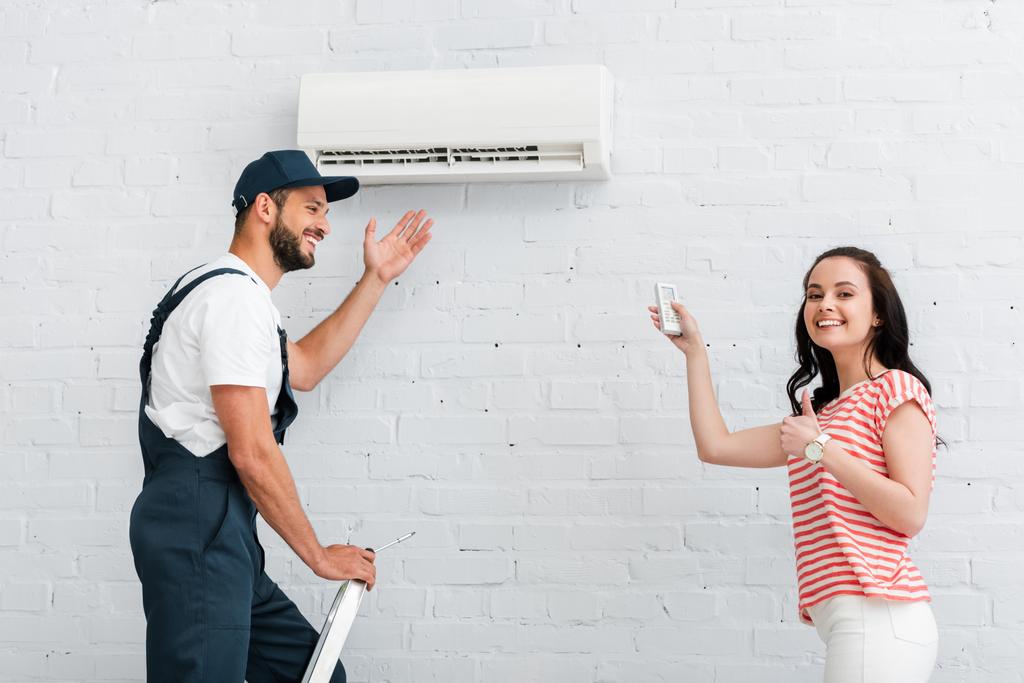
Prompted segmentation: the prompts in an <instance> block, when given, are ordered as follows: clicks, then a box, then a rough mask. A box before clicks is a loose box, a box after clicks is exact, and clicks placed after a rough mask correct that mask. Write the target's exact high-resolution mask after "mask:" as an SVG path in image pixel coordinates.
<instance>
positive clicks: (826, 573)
mask: <svg viewBox="0 0 1024 683" xmlns="http://www.w3.org/2000/svg"><path fill="white" fill-rule="evenodd" d="M906 401H916V402H917V404H918V405H919V406H920V407H921V409H922V410H923V411H924V414H925V415H926V416H927V417H928V422H929V423H931V426H932V435H933V436H934V435H935V408H934V406H933V405H932V400H931V396H929V395H928V391H927V390H926V389H925V388H924V385H923V384H921V382H920V380H918V379H917V378H916V377H914V376H913V375H911V374H909V373H907V372H903V371H902V370H889V371H887V372H885V373H883V374H882V375H880V376H878V377H876V378H875V379H869V380H864V381H863V382H860V383H858V384H855V385H853V386H852V387H850V388H849V389H847V390H846V391H844V392H843V393H842V394H841V395H840V396H839V397H837V398H836V399H834V400H832V401H830V402H829V403H826V404H825V405H824V406H822V407H821V409H820V410H819V411H818V414H817V416H818V424H819V425H820V426H821V429H822V431H824V432H826V433H828V434H829V436H831V437H832V438H833V439H835V441H836V442H837V443H838V444H839V445H840V446H842V447H843V448H844V449H845V450H846V452H847V453H849V454H850V455H852V456H854V457H856V458H858V459H860V460H861V461H862V462H863V463H864V464H865V465H866V466H867V467H870V468H871V469H873V470H874V471H876V472H880V473H881V474H884V475H885V476H888V469H887V468H886V465H885V453H884V452H883V450H882V432H884V431H885V424H886V421H887V420H888V419H889V415H891V414H892V411H893V410H895V409H896V408H897V407H898V406H900V405H901V404H903V403H905V402H906ZM787 468H788V470H789V496H790V502H791V504H792V507H793V537H794V542H795V544H796V571H797V585H798V588H799V594H800V602H799V605H800V618H801V620H802V621H805V622H807V623H810V621H811V620H810V617H809V616H808V614H807V608H808V607H810V606H812V605H816V604H818V603H820V602H823V601H825V600H828V599H829V598H832V597H834V596H836V595H864V596H867V597H880V598H885V599H888V600H906V601H918V600H930V599H931V598H930V596H929V595H928V587H927V586H926V585H925V583H924V579H922V578H921V572H920V571H918V569H917V567H916V566H915V565H914V563H913V562H912V561H911V559H910V557H909V556H908V555H907V542H908V541H909V540H910V539H909V537H908V536H905V535H904V534H901V533H899V532H898V531H894V530H893V529H890V528H889V527H887V526H885V525H884V524H883V523H882V522H880V521H878V520H877V519H875V517H874V515H872V514H871V513H870V512H868V511H867V509H866V508H865V507H864V506H863V505H861V504H860V503H859V502H858V501H857V499H856V498H855V497H854V496H853V495H852V494H851V493H850V492H849V491H847V490H846V489H845V488H843V485H842V484H840V483H839V482H838V481H837V480H836V478H835V477H833V476H832V475H831V474H829V473H828V472H826V471H825V468H824V467H822V466H821V464H820V463H819V464H814V463H811V462H809V461H808V460H807V459H806V458H804V457H802V455H799V456H792V455H791V456H790V457H789V460H788V463H787ZM934 480H935V447H934V446H933V447H932V481H933V483H934Z"/></svg>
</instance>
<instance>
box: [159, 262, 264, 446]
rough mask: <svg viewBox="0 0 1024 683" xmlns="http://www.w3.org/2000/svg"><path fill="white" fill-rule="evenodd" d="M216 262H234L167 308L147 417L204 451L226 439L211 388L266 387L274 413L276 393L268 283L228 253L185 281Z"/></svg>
mask: <svg viewBox="0 0 1024 683" xmlns="http://www.w3.org/2000/svg"><path fill="white" fill-rule="evenodd" d="M216 268H234V269H236V270H240V271H242V272H243V273H246V275H238V274H235V273H225V274H223V275H217V276H215V277H212V278H210V279H209V280H207V281H206V282H204V283H202V284H200V285H199V286H197V287H196V288H195V289H194V290H192V292H191V293H189V295H188V296H186V297H185V299H184V300H183V301H182V302H181V304H180V305H179V306H178V307H177V308H176V309H175V310H174V312H172V313H171V315H170V316H169V317H168V318H167V321H166V322H165V323H164V329H163V334H161V336H160V341H159V342H157V344H156V347H155V348H154V350H153V369H152V376H151V382H150V395H149V404H148V405H147V406H146V415H148V416H149V419H150V420H152V421H153V424H155V425H156V426H157V427H159V428H160V431H162V432H163V433H164V436H167V437H170V438H172V439H174V440H176V441H177V442H178V443H180V444H181V445H182V446H184V447H185V448H187V449H188V450H189V451H191V452H192V453H193V454H194V455H197V456H205V455H208V454H209V453H211V452H212V451H214V450H216V449H217V448H219V447H221V446H222V445H224V444H225V443H227V438H226V437H225V435H224V430H223V429H221V426H220V422H219V421H218V420H217V414H216V412H215V411H214V409H213V399H212V398H211V395H210V387H211V386H212V385H218V384H237V385H241V386H249V387H264V388H266V390H267V408H268V410H269V411H270V414H271V415H273V414H274V412H275V409H276V404H277V396H278V393H280V391H281V343H280V338H279V337H278V334H277V329H278V327H279V326H280V324H281V314H280V313H279V312H278V310H277V308H276V307H275V306H274V303H273V301H272V300H271V298H270V288H269V287H267V285H266V284H265V283H264V282H263V281H262V280H261V279H260V278H259V276H258V275H256V273H255V272H254V271H253V269H252V268H250V267H249V266H248V265H247V264H246V263H245V261H243V260H242V259H240V258H238V257H237V256H235V255H234V254H225V255H224V256H221V257H220V258H219V259H217V260H216V261H213V262H212V263H208V264H206V265H205V266H202V267H201V268H198V269H197V270H194V271H192V272H191V273H189V274H188V275H187V276H186V277H185V279H184V280H182V281H181V284H180V285H178V289H179V290H180V289H181V288H182V287H184V286H185V285H187V284H188V283H189V282H191V281H192V280H194V279H195V278H196V277H199V276H200V275H202V274H203V273H207V272H209V271H211V270H214V269H216Z"/></svg>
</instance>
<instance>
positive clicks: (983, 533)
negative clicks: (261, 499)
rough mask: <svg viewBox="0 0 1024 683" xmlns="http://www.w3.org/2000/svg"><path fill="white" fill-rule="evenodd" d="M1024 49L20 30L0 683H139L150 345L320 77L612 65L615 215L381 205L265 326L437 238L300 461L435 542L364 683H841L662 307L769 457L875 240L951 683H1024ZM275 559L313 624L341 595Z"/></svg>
mask: <svg viewBox="0 0 1024 683" xmlns="http://www.w3.org/2000/svg"><path fill="white" fill-rule="evenodd" d="M1022 41H1024V6H1022V5H1021V3H1018V2H1013V1H1012V0H999V1H998V2H997V1H996V0H945V1H944V2H934V0H907V1H905V2H895V1H894V0H877V1H873V2H863V1H858V0H830V1H826V0H634V1H633V2H625V3H620V2H612V1H610V0H527V1H524V2H514V3H508V2H501V1H499V0H461V1H459V0H438V1H433V0H402V1H401V2H398V1H396V2H392V1H390V0H388V1H385V0H310V1H309V2H302V3H299V4H295V3H285V2H281V1H277V2H274V1H272V0H259V1H257V2H245V3H239V2H227V1H225V0H213V1H207V0H160V1H159V2H143V1H142V0H88V1H86V0H60V1H58V0H49V1H45V0H6V1H5V2H4V3H3V4H2V5H0V124H2V125H0V206H2V208H0V242H2V246H3V252H2V256H0V444H2V450H3V456H2V458H0V680H3V681H36V680H55V679H60V680H75V681H138V680H142V678H143V672H144V668H143V633H144V631H143V627H144V620H143V617H142V612H141V604H140V596H139V590H138V585H137V582H136V579H135V575H134V571H133V568H132V563H131V556H130V552H129V549H128V543H127V513H128V510H129V509H130V506H131V503H132V501H133V499H134V496H135V495H136V493H137V490H138V487H139V482H140V479H141V469H142V467H141V463H140V461H139V455H138V452H137V447H136V444H135V435H134V430H135V422H134V421H135V410H136V405H137V404H136V401H137V391H138V387H137V380H136V378H135V364H136V362H137V356H138V351H139V346H140V344H141V341H142V337H143V334H144V331H145V327H144V326H145V324H146V322H147V321H148V317H149V312H150V310H151V308H152V306H153V305H154V304H155V302H156V300H157V299H158V297H159V296H160V294H161V292H162V291H163V290H164V288H165V287H166V286H167V285H168V283H169V281H170V280H171V279H172V278H173V277H175V276H176V275H177V274H178V273H179V272H181V271H183V270H184V269H186V268H187V267H188V266H190V265H194V264H198V263H201V262H203V261H205V260H208V259H211V258H214V257H215V256H216V255H218V254H219V253H221V252H222V251H223V250H224V249H225V247H226V245H227V243H228V240H229V237H230V233H231V219H232V218H231V215H230V212H229V207H228V195H229V193H230V189H231V187H232V186H233V183H234V182H235V179H236V177H237V174H238V173H239V171H240V170H241V168H242V166H243V165H244V163H246V162H247V161H249V160H250V159H252V158H255V157H256V156H258V155H259V154H261V153H262V152H263V151H265V150H267V149H273V148H280V147H289V146H293V144H294V129H295V110H296V93H297V86H298V79H299V76H300V75H301V74H303V73H307V72H315V71H345V70H394V69H420V68H434V69H436V68H460V67H494V66H513V65H543V64H561V63H587V62H597V63H604V64H606V65H608V67H609V68H610V69H611V71H612V72H613V74H614V75H615V77H616V111H615V132H616V137H615V152H614V158H613V167H614V171H615V175H614V178H613V179H612V180H611V181H610V182H607V183H549V184H521V185H483V184H481V185H470V186H444V185H435V186H419V187H390V188H366V189H364V191H363V192H362V193H361V194H360V195H359V196H358V197H357V198H355V199H354V200H352V201H349V202H345V203H343V204H340V205H337V206H336V207H335V208H334V211H333V212H332V214H331V215H332V223H333V226H334V233H333V234H332V238H331V239H330V240H328V242H327V243H325V245H324V247H323V252H322V254H321V262H320V264H318V266H317V268H315V269H314V270H312V271H309V272H306V273H302V274H301V275H292V276H289V277H288V278H285V280H284V283H283V284H282V285H281V287H279V288H278V290H277V291H276V292H275V298H276V300H277V302H278V304H279V307H280V308H281V309H282V312H283V313H284V314H285V315H286V316H288V318H289V321H288V327H289V331H290V333H291V334H292V336H297V335H299V334H301V333H302V332H304V331H305V330H306V329H308V328H309V327H311V326H312V325H313V324H314V323H315V321H316V320H317V319H318V318H319V317H321V316H322V315H324V313H325V312H326V311H328V310H330V309H331V308H332V307H333V306H334V305H335V304H336V303H337V302H338V301H340V299H341V297H343V296H344V294H345V293H346V291H347V289H348V288H349V287H351V285H352V283H353V281H354V279H355V277H357V275H358V273H359V262H360V254H359V243H360V231H361V228H362V226H363V225H364V224H365V222H366V219H367V218H368V217H369V216H370V215H376V216H378V218H379V220H380V222H381V224H382V225H388V224H390V223H391V222H393V220H394V219H396V218H397V217H398V216H399V215H400V213H401V212H402V211H403V210H405V209H407V208H417V207H420V206H422V207H425V208H427V209H428V210H430V211H431V213H433V214H434V216H435V218H436V220H437V229H436V237H435V240H434V241H433V243H432V244H431V246H430V248H429V249H428V250H427V251H426V252H425V253H424V254H423V256H422V257H421V258H420V259H419V261H418V262H417V263H416V264H415V266H414V267H413V268H412V269H411V270H410V271H409V272H408V273H407V274H406V275H405V276H403V277H402V278H401V279H400V281H399V282H398V283H396V286H394V287H391V288H390V290H389V291H388V293H387V294H386V296H385V298H384V300H383V301H382V303H381V306H380V311H379V313H378V314H377V315H376V316H375V318H374V319H373V320H372V321H371V323H370V324H369V325H368V326H367V329H366V332H365V334H364V335H363V337H362V339H361V340H360V343H359V344H358V345H357V347H356V348H355V349H354V350H353V351H352V353H351V355H350V356H349V358H347V359H346V360H345V361H344V362H343V363H342V364H341V366H340V367H339V368H338V369H337V370H336V371H335V372H334V373H333V374H332V375H331V377H330V378H329V379H328V381H326V382H325V383H324V384H323V385H322V386H321V387H320V388H318V389H317V390H316V391H315V392H313V393H311V394H310V395H307V396H304V397H303V398H302V403H301V404H302V410H303V413H302V415H301V417H300V420H299V421H298V423H297V424H296V426H295V427H294V428H293V430H292V432H291V434H292V436H291V438H290V439H289V442H288V446H287V447H286V453H287V455H288V457H289V460H290V462H291V463H292V468H293V470H294V472H295V474H296V477H297V481H298V485H299V489H300V493H301V495H302V498H303V500H304V501H305V502H306V504H307V506H308V510H309V513H310V516H311V517H312V519H313V522H314V524H315V525H316V527H317V529H318V531H319V533H320V534H321V536H322V538H323V539H324V540H325V541H332V542H341V541H351V542H353V543H358V544H360V545H372V544H377V543H380V542H382V541H385V540H388V539H390V538H393V537H394V536H397V535H399V534H400V533H403V532H405V531H408V530H413V529H415V530H417V531H418V532H419V533H418V535H417V536H416V537H415V539H414V540H412V541H410V542H408V543H407V544H405V545H403V546H400V547H398V548H395V549H393V550H389V551H388V552H387V553H385V554H382V555H381V557H380V559H379V563H378V564H379V572H380V575H379V576H380V582H379V588H378V590H376V591H374V592H373V593H372V594H371V595H370V597H369V599H368V600H367V602H366V604H365V605H364V608H363V616H362V618H361V620H360V622H359V624H358V626H357V627H356V629H355V631H354V633H353V636H352V639H351V641H350V645H351V647H350V649H349V651H348V654H347V656H346V662H347V665H348V669H349V672H350V680H352V681H375V682H383V681H418V682H422V681H445V682H446V683H447V682H449V681H494V682H503V681H509V680H545V681H560V682H568V683H577V682H578V683H592V682H597V681H602V682H604V681H608V682H610V681H717V682H718V683H728V682H733V681H736V682H740V681H743V682H746V681H751V680H757V681H787V682H788V681H814V680H819V679H820V671H821V654H822V647H821V644H820V643H819V642H818V641H817V638H816V637H815V635H814V633H813V631H812V630H811V629H809V628H807V627H804V626H802V625H800V624H798V623H797V621H796V615H795V586H794V583H795V581H794V576H793V567H792V550H791V540H790V531H789V527H788V522H789V512H788V507H787V499H786V492H785V481H784V474H783V473H782V472H781V471H774V472H772V471H769V472H763V471H747V472H744V471H733V470H725V469H714V468H706V467H703V466H701V464H700V463H699V462H698V461H697V460H696V457H695V455H694V449H693V445H692V442H691V439H690V436H689V433H688V427H687V423H686V418H685V415H686V396H685V391H684V388H683V382H684V378H683V373H682V370H683V368H682V357H681V356H680V355H679V354H678V352H675V351H674V350H673V349H672V348H671V347H670V346H669V345H668V344H667V343H665V342H664V341H663V340H662V339H660V338H659V337H658V335H657V334H656V333H655V332H654V331H653V330H652V329H651V328H650V326H649V323H648V322H647V320H646V314H645V312H644V310H643V309H644V306H645V305H646V304H647V303H648V300H649V298H650V289H651V285H652V283H653V282H654V281H656V280H666V281H674V282H677V283H678V284H679V286H680V290H681V292H682V295H683V298H684V299H685V300H686V301H687V302H688V303H689V305H690V307H691V308H692V309H693V311H694V312H695V313H696V314H697V316H698V318H699V319H700V320H701V322H702V326H703V328H704V331H705V334H706V336H707V339H708V341H709V342H710V344H711V355H712V362H713V368H714V373H715V377H716V380H717V382H718V389H719V391H720V395H721V398H722V405H723V411H724V412H725V416H726V419H727V421H728V422H729V423H730V424H731V425H732V426H734V427H741V426H747V425H751V424H757V423H761V422H764V421H770V420H775V419H778V418H779V417H781V415H782V414H783V413H784V411H785V408H786V401H785V399H784V397H783V394H782V391H781V389H782V386H783V384H784V381H785V378H786V377H787V376H788V374H789V372H790V371H791V370H792V360H791V355H792V352H791V348H792V341H791V338H790V336H791V332H790V328H791V324H792V318H793V315H794V307H795V305H796V304H797V302H798V301H799V298H800V295H799V291H798V283H799V279H800V276H801V275H802V273H803V272H804V270H805V269H806V267H807V265H808V263H809V260H810V259H811V258H812V257H813V256H814V255H815V254H816V253H818V252H820V251H822V250H823V249H825V248H827V247H830V246H835V245H838V244H845V243H852V244H857V245H861V246H864V247H867V248H869V249H874V250H876V251H877V252H878V253H879V255H880V256H881V257H882V259H883V261H885V262H886V263H887V264H888V265H889V266H890V267H891V268H892V270H893V271H894V275H895V277H896V280H897V283H898V285H899V286H900V288H901V291H902V293H903V295H904V298H905V302H906V304H907V306H908V311H909V315H910V319H911V323H912V326H913V334H914V338H915V340H916V341H915V346H914V352H915V357H916V359H917V360H918V361H919V362H920V365H921V366H922V367H923V368H924V370H925V372H926V373H927V374H928V376H929V378H930V379H931V380H932V382H933V385H934V387H935V399H936V403H937V405H938V406H939V408H940V414H939V421H940V422H939V424H940V431H941V433H942V435H943V436H944V437H945V438H946V439H947V441H948V442H949V449H948V450H942V451H940V454H939V470H938V480H937V486H936V491H935V495H934V505H933V508H932V514H931V517H930V519H929V523H928V526H927V528H926V529H925V531H924V532H923V533H922V534H921V536H920V537H919V539H917V540H916V541H915V543H914V546H913V547H914V554H915V557H916V558H917V559H918V560H919V563H920V564H921V565H922V568H923V571H924V573H925V576H926V577H927V578H928V579H929V582H930V584H931V586H932V590H933V594H934V597H935V603H934V604H935V611H936V614H937V615H938V619H939V623H940V628H941V633H942V641H941V643H940V648H939V653H940V654H939V670H938V671H937V672H936V674H935V676H934V677H933V680H935V681H939V682H943V683H944V682H952V681H975V682H978V683H982V682H985V683H987V682H989V681H1021V680H1022V679H1021V678H1020V675H1021V674H1020V672H1021V671H1022V670H1024V655H1022V654H1021V651H1022V648H1021V645H1022V642H1024V617H1022V616H1021V614H1022V610H1024V580H1022V579H1021V578H1020V575H1021V573H1020V571H1019V568H1020V566H1021V565H1022V564H1024V494H1022V493H1021V492H1022V491H1024V465H1022V464H1021V463H1022V462H1024V447H1022V440H1021V438H1020V436H1019V430H1018V424H1019V421H1020V414H1021V409H1022V407H1024V405H1022V394H1024V344H1022V342H1024V334H1022V333H1024V317H1022V313H1024V311H1022V309H1024V301H1022V300H1021V299H1020V293H1021V290H1022V289H1024V215H1022V214H1024V212H1022V208H1024V205H1022V203H1021V201H1020V197H1021V192H1022V190H1021V187H1022V186H1021V183H1022V181H1024V119H1022V117H1021V112H1022V109H1024V76H1022V75H1021V74H1022V73H1024V45H1022ZM409 104H410V106H415V105H416V103H413V102H410V103H409ZM353 106H358V103H353ZM423 116H427V117H429V116H430V112H429V111H423ZM264 537H265V538H266V539H267V544H268V546H269V547H270V556H269V558H268V567H269V569H270V571H271V573H272V575H273V576H274V577H275V578H276V579H278V580H279V582H280V583H281V584H282V585H283V586H284V587H285V588H286V589H287V590H289V592H290V593H291V594H293V595H294V597H295V599H296V601H297V603H298V604H299V605H300V607H301V608H302V609H303V610H304V611H305V612H306V613H307V614H308V615H309V616H310V618H311V619H313V620H314V621H316V622H319V620H320V619H321V618H322V615H323V613H324V611H325V609H326V607H327V606H328V605H329V600H330V597H331V595H332V593H333V587H332V586H328V585H325V584H324V583H323V582H320V581H318V580H316V579H315V577H313V575H312V574H311V573H310V572H309V571H308V570H307V569H306V568H305V567H304V566H302V565H301V563H299V562H298V561H297V560H296V559H295V558H294V556H292V555H291V554H290V553H289V552H288V550H287V549H286V548H285V547H284V545H283V543H281V542H280V541H279V540H278V539H277V538H276V537H275V536H274V534H273V532H271V531H270V530H269V529H266V528H265V527H264Z"/></svg>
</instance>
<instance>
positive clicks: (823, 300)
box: [650, 247, 937, 683]
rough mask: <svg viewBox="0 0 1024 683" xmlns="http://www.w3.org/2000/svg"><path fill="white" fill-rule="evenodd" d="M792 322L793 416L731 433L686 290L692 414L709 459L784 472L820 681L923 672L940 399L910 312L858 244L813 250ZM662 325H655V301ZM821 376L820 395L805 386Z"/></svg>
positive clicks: (928, 654) (931, 642)
mask: <svg viewBox="0 0 1024 683" xmlns="http://www.w3.org/2000/svg"><path fill="white" fill-rule="evenodd" d="M803 286H804V303H803V306H802V309H801V311H800V313H799V314H798V316H797V321H796V342H797V359H798V361H799V364H800V367H799V368H797V370H796V372H794V373H793V376H792V377H791V378H790V379H789V383H788V385H787V393H788V396H789V400H790V403H791V404H792V406H793V415H792V416H789V417H786V418H784V419H783V420H782V422H781V423H779V424H770V425H765V426H763V427H755V428H752V429H744V430H742V431H737V432H734V433H730V432H729V430H728V428H727V427H726V426H725V422H724V421H723V420H722V415H721V412H720V411H719V409H718V404H717V402H716V399H715V395H714V390H713V389H712V384H711V373H710V370H709V365H708V356H707V352H706V350H705V345H704V340H703V339H702V338H701V334H700V330H699V329H698V327H697V321H696V320H694V318H693V316H692V315H690V313H689V312H688V311H687V310H686V308H685V307H683V306H682V305H681V304H679V303H678V302H673V304H672V307H673V308H674V309H675V311H676V313H677V314H678V315H679V317H680V319H681V327H682V331H683V333H682V335H679V336H670V337H669V339H670V340H671V341H672V342H673V343H674V344H675V345H676V346H677V347H678V348H679V349H680V350H682V351H683V353H684V354H685V356H686V365H687V372H686V376H687V385H688V391H689V401H690V424H691V427H692V429H693V436H694V439H695V441H696V445H697V455H698V457H699V458H700V459H701V460H702V461H704V462H706V463H711V464H714V465H730V466H733V467H782V466H786V467H787V469H788V472H789V486H790V499H791V503H792V509H793V536H794V541H795V544H796V569H797V584H798V588H799V596H800V598H799V609H800V618H801V620H802V621H804V622H805V623H813V625H814V626H815V628H817V630H818V634H819V635H820V636H821V639H822V640H823V641H824V642H825V646H826V657H825V681H826V683H846V682H847V681H857V682H858V683H860V682H863V681H871V682H872V683H885V682H887V681H893V682H896V681H898V682H899V683H912V682H914V681H927V680H928V676H929V674H930V672H931V670H932V668H933V667H934V665H935V656H936V647H937V631H936V627H935V619H934V617H933V616H932V612H931V608H930V607H929V605H928V602H929V601H930V597H929V595H928V588H927V586H926V585H925V583H924V580H923V579H922V578H921V574H920V572H919V571H918V569H917V567H916V566H915V565H914V563H913V562H912V561H911V559H910V557H909V556H908V555H907V542H908V541H909V539H910V537H912V536H914V535H915V534H916V533H917V532H919V531H920V530H921V528H922V527H923V526H924V523H925V518H926V516H927V512H928V497H929V494H930V493H931V489H932V485H933V482H934V467H935V447H936V440H937V437H936V432H935V410H934V407H933V405H932V401H931V397H930V387H929V384H928V380H927V379H926V378H925V376H924V375H923V374H922V373H921V371H920V370H918V369H917V368H916V367H915V366H914V364H913V363H912V362H911V361H910V358H909V356H908V353H907V347H908V333H907V319H906V314H905V313H904V310H903V304H902V303H901V301H900V298H899V295H898V294H897V292H896V288H895V287H894V286H893V283H892V280H891V278H890V277H889V273H888V272H887V271H886V270H885V269H884V268H883V267H882V266H881V264H880V263H879V262H878V259H877V258H876V257H875V256H874V254H872V253H870V252H867V251H864V250H862V249H857V248H854V247H841V248H838V249H832V250H830V251H827V252H825V253H824V254H822V255H821V256H819V257H818V258H817V259H816V260H815V261H814V264H813V265H812V266H811V269H810V270H809V271H808V272H807V274H806V275H805V276H804V280H803ZM650 311H651V318H652V320H653V321H654V325H655V327H657V328H658V329H659V330H660V329H661V324H660V317H659V315H658V311H657V309H656V308H654V307H651V308H650ZM819 374H820V375H821V383H822V385H821V387H819V388H818V389H815V391H814V395H813V398H812V397H811V396H809V395H808V392H807V390H806V389H804V390H803V392H802V394H801V396H800V398H799V400H798V399H797V392H798V391H800V389H801V388H803V387H805V386H807V385H808V384H810V382H811V380H813V379H814V378H815V377H817V376H818V375H819Z"/></svg>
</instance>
